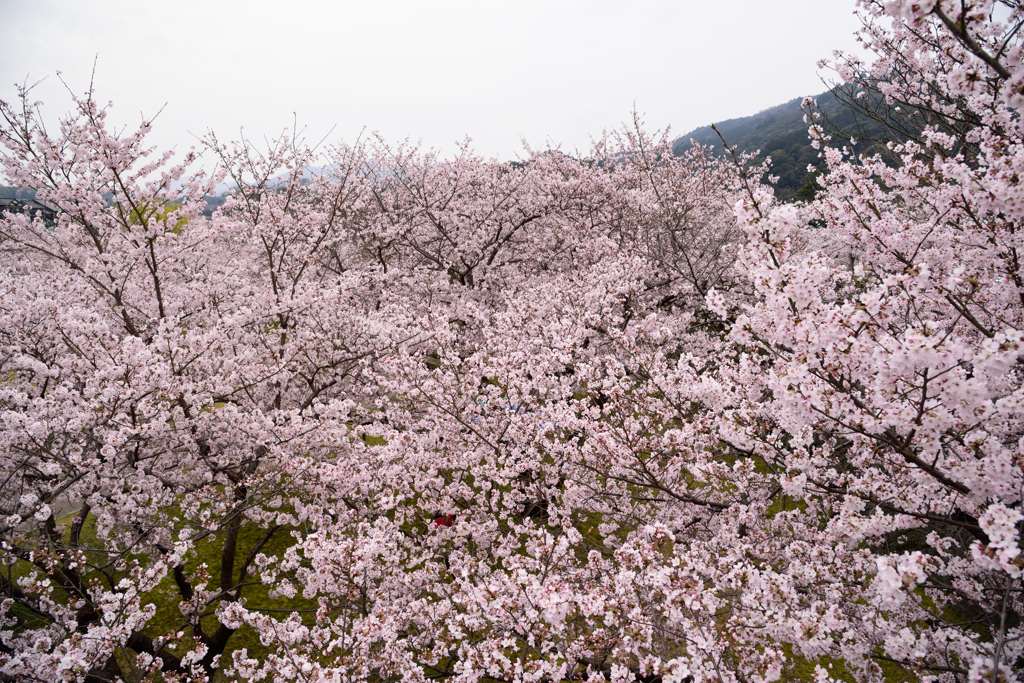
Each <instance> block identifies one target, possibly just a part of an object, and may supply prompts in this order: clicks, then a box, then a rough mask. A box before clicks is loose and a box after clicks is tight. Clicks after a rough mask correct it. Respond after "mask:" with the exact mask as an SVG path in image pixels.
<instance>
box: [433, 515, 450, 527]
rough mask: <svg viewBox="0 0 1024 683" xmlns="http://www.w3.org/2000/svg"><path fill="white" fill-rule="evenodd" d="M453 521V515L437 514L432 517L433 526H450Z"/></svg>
mask: <svg viewBox="0 0 1024 683" xmlns="http://www.w3.org/2000/svg"><path fill="white" fill-rule="evenodd" d="M454 523H455V515H438V516H437V517H434V528H435V529H436V528H438V527H442V526H451V525H452V524H454Z"/></svg>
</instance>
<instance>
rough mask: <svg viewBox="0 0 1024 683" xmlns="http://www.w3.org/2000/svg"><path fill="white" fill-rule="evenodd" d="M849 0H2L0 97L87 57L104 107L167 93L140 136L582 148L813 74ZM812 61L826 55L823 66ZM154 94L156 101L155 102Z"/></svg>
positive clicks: (62, 98) (749, 103) (791, 86)
mask: <svg viewBox="0 0 1024 683" xmlns="http://www.w3.org/2000/svg"><path fill="white" fill-rule="evenodd" d="M853 9H854V2H853V0H770V1H769V0H717V1H714V2H709V1H707V0H702V1H700V2H697V1H694V0H674V1H664V2H663V1H659V0H629V1H623V0H615V1H611V0H607V1H606V0H588V1H584V0H546V1H535V0H515V1H512V2H506V1H504V0H362V1H360V2H354V1H351V0H334V1H323V2H320V1H315V2H314V1H302V0H291V1H289V0H276V1H275V2H264V1H262V0H245V1H244V2H243V1H235V0H230V1H229V0H204V1H198V0H173V1H168V0H161V1H152V0H0V99H4V100H8V101H10V99H11V98H12V96H13V95H14V88H13V84H14V83H15V82H23V81H25V79H26V77H27V78H28V79H29V80H30V81H35V80H38V79H40V78H42V77H44V76H45V77H47V78H46V80H45V81H44V83H43V84H42V85H40V86H39V88H38V89H37V91H36V93H35V94H36V97H37V99H42V100H43V101H44V102H46V105H47V111H48V112H49V113H50V114H51V115H56V114H58V113H62V112H63V111H65V110H66V109H67V108H68V104H69V103H68V99H67V96H66V92H65V91H64V89H63V86H62V85H61V83H60V81H59V80H58V79H57V78H56V76H55V73H56V72H57V71H61V72H62V74H63V79H64V81H65V82H66V83H67V84H68V86H70V87H71V88H72V89H73V90H75V91H77V92H82V91H84V90H85V89H86V88H87V86H88V83H89V75H90V72H91V70H92V66H93V60H94V59H96V77H95V84H96V93H97V97H98V99H100V100H101V101H106V100H113V101H114V104H115V113H116V119H117V120H119V121H123V122H132V123H137V122H138V120H139V115H140V114H141V113H145V114H147V115H151V114H153V113H155V112H156V111H157V110H159V109H160V108H161V107H164V110H163V113H162V114H161V115H160V117H159V118H158V119H157V122H156V125H155V126H154V133H153V135H152V137H151V138H150V139H151V140H152V141H154V142H156V143H157V144H158V145H161V146H164V145H175V146H177V147H178V149H184V148H187V147H189V146H191V145H192V144H193V142H194V141H193V138H192V137H191V136H192V135H193V134H194V135H201V134H203V133H204V132H205V131H206V130H207V129H213V130H214V131H215V132H217V134H218V135H219V136H221V137H225V138H230V137H236V136H237V134H238V131H239V128H240V127H243V126H244V130H245V134H246V136H247V137H257V136H262V135H263V134H267V133H275V132H278V131H280V130H281V129H282V128H284V127H290V126H291V124H292V122H293V119H294V118H295V117H296V116H297V117H298V121H299V122H300V123H301V124H304V125H305V126H306V127H307V130H308V137H310V138H312V137H321V136H323V135H324V134H326V133H327V132H328V131H329V130H330V129H331V128H332V127H333V128H334V133H333V137H334V138H339V139H345V140H352V139H354V138H355V137H356V136H357V135H358V134H359V133H360V131H361V130H363V129H367V130H374V131H378V132H380V133H381V134H383V135H384V136H385V137H386V138H388V139H391V140H396V139H400V138H405V137H407V136H408V137H411V138H412V139H413V140H421V141H422V142H424V143H425V144H426V145H428V146H432V147H436V148H439V149H441V150H442V151H443V152H451V151H453V150H454V149H455V142H456V141H457V140H460V139H462V138H463V137H464V136H466V135H469V136H470V137H472V138H473V140H474V143H475V146H476V149H477V151H478V152H480V153H482V154H484V155H488V156H490V155H497V156H500V157H502V158H510V157H513V156H515V155H516V153H517V152H518V151H519V150H520V149H521V140H523V139H525V140H527V141H528V142H529V143H530V144H531V145H534V146H542V145H547V144H555V145H561V146H562V148H563V149H566V150H569V151H571V150H574V149H581V150H585V149H587V148H588V147H589V140H590V139H591V136H596V135H599V134H600V132H601V130H602V129H603V128H607V127H614V126H616V125H617V124H619V123H620V122H622V121H624V120H626V119H627V118H628V117H629V115H630V111H631V110H632V108H633V105H634V102H635V103H636V108H637V110H638V111H640V112H641V113H643V114H644V115H645V119H646V122H647V124H648V126H649V127H651V128H655V127H662V126H666V125H671V126H672V129H673V132H674V133H675V134H676V135H681V134H683V133H685V132H687V131H689V130H691V129H693V128H695V127H697V126H701V125H706V124H708V123H711V122H713V121H719V120H724V119H728V118H735V117H738V116H746V115H749V114H753V113H755V112H757V111H759V110H761V109H764V108H766V107H769V106H772V105H775V104H779V103H782V102H784V101H787V100H789V99H792V98H794V97H799V96H803V95H812V94H817V93H819V92H821V91H822V90H823V89H824V88H823V86H822V84H821V81H820V79H819V70H818V68H817V66H816V62H817V61H818V60H819V59H821V58H826V57H829V56H831V54H832V51H833V50H834V49H837V48H840V49H854V48H855V47H856V43H855V42H854V39H853V33H854V31H855V29H856V28H857V26H858V22H857V20H856V18H855V17H854V15H853ZM826 75H827V74H826ZM165 105H166V106H165Z"/></svg>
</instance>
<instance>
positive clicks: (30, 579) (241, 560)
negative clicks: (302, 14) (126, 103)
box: [0, 0, 1024, 683]
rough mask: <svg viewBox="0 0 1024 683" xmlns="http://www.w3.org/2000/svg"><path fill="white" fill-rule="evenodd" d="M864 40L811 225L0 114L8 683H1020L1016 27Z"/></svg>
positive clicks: (671, 182)
mask: <svg viewBox="0 0 1024 683" xmlns="http://www.w3.org/2000/svg"><path fill="white" fill-rule="evenodd" d="M859 11H860V13H861V16H862V19H863V21H864V28H863V31H862V33H861V37H862V39H863V41H864V45H865V48H866V53H870V54H871V55H872V58H871V59H870V60H865V61H861V60H859V59H858V58H856V57H853V56H844V55H838V56H837V57H836V60H835V62H834V63H833V68H834V69H835V70H836V72H837V74H838V76H839V78H840V80H841V81H843V82H845V83H847V84H849V85H848V86H847V87H851V88H853V89H854V90H853V92H855V93H857V94H856V95H855V99H856V98H863V101H865V102H870V103H871V107H872V109H871V112H872V113H873V115H874V116H875V117H876V119H877V120H879V121H882V122H885V123H886V125H888V126H891V127H892V128H893V129H894V130H895V131H896V132H897V133H898V136H897V137H898V139H899V140H904V141H905V142H901V143H891V144H890V146H889V148H888V150H887V154H886V155H885V157H884V158H883V157H882V156H878V155H861V154H859V153H858V147H857V145H856V144H855V141H848V142H847V141H844V142H843V143H842V144H837V142H836V141H834V140H832V139H831V138H830V137H829V131H828V128H827V126H826V125H823V124H822V119H820V118H817V117H816V114H815V108H814V103H813V102H807V103H806V110H807V113H808V126H809V134H810V135H811V137H812V139H813V140H814V141H815V144H816V145H817V146H818V148H819V149H820V151H821V154H822V159H823V169H824V170H823V173H822V174H821V176H820V177H819V179H818V181H817V182H818V184H819V187H818V190H817V193H816V195H815V197H814V198H813V199H812V200H810V201H807V202H798V203H784V202H779V201H776V200H775V199H774V198H773V189H772V186H771V184H770V183H768V184H763V183H762V182H761V181H760V180H759V179H761V178H762V177H763V175H764V171H765V169H764V168H763V167H761V166H756V165H754V164H753V163H752V161H751V159H752V157H747V156H743V155H739V154H735V155H728V154H727V155H724V156H723V155H715V154H713V153H712V150H710V149H709V148H707V147H702V146H695V147H693V148H691V149H690V150H689V151H688V152H687V153H686V154H685V155H684V156H683V157H681V158H676V157H674V156H673V155H672V154H671V149H670V146H671V140H670V139H669V138H668V137H666V136H661V135H657V134H655V135H652V134H649V133H647V132H645V130H644V128H643V126H642V124H641V123H640V122H639V121H635V122H634V123H635V125H631V126H628V127H626V128H624V129H622V130H621V131H619V132H618V133H617V134H612V135H609V136H608V137H606V138H605V139H602V140H601V141H599V142H598V143H597V144H595V146H594V148H593V150H592V151H591V153H590V154H589V155H588V156H586V157H585V158H577V157H573V156H568V155H566V154H562V153H559V151H557V150H550V149H549V150H527V151H526V152H525V154H524V156H523V158H522V159H521V160H520V161H517V162H515V163H503V162H498V161H494V160H488V159H483V158H480V157H478V156H475V155H474V153H473V152H472V150H471V149H470V148H469V146H468V145H467V146H464V147H463V148H461V149H460V151H459V153H458V154H456V155H455V156H454V157H447V158H446V157H441V156H439V155H436V154H434V153H432V152H430V151H424V150H422V149H419V148H417V147H415V146H412V145H409V144H399V145H392V144H389V143H388V142H386V141H383V140H379V139H375V138H370V139H366V140H360V141H358V142H356V143H354V144H350V145H346V144H338V145H335V146H331V147H324V148H318V149H311V148H310V147H308V146H306V145H305V144H304V143H303V142H302V140H301V139H298V136H294V135H282V136H281V137H280V138H279V139H277V140H275V141H273V142H272V143H270V144H269V146H262V147H261V146H257V145H254V144H252V143H251V142H250V141H246V140H242V141H240V142H228V143H225V142H223V141H221V140H219V139H217V138H216V137H214V136H213V135H210V136H209V137H208V138H207V139H206V140H205V151H203V154H204V159H205V160H209V159H210V158H216V159H217V160H218V166H217V168H218V170H217V172H215V173H212V174H210V175H205V174H203V173H200V172H198V171H195V170H194V169H195V168H197V163H196V158H194V156H193V155H192V154H188V155H186V156H185V157H184V158H180V159H176V158H173V157H172V155H170V154H163V153H160V152H158V151H155V150H153V149H151V148H150V147H148V146H147V144H146V135H147V133H148V132H149V128H150V123H149V122H143V123H142V125H141V126H140V127H139V128H138V129H137V130H135V131H127V132H126V131H119V132H114V131H113V130H112V127H111V126H110V124H109V123H108V122H107V116H108V109H107V108H106V107H102V106H99V105H98V104H97V103H96V101H95V100H94V98H93V93H92V92H88V93H87V94H86V95H84V96H82V97H80V98H77V99H76V100H75V102H74V109H73V111H72V112H71V113H70V114H68V115H67V116H66V117H65V118H64V119H62V120H61V122H60V125H59V127H57V128H50V129H48V128H47V127H46V126H44V124H43V117H42V116H41V115H40V113H39V112H40V110H39V108H38V106H37V105H36V104H35V103H33V101H32V99H31V94H30V92H28V91H27V90H23V91H22V92H21V93H20V97H21V99H20V101H16V102H13V103H4V104H2V105H0V114H2V116H3V127H2V130H0V141H2V145H3V152H2V163H3V173H4V174H5V176H6V182H7V183H8V184H11V185H14V186H18V187H27V188H35V190H36V192H37V196H38V198H39V199H41V200H43V201H46V202H48V203H50V204H52V205H55V206H57V207H59V209H60V213H59V216H58V219H57V222H56V224H55V225H44V224H43V222H42V221H40V220H34V221H33V220H31V219H30V218H29V217H28V216H25V215H20V214H19V215H11V214H8V215H6V216H4V217H2V218H0V269H2V275H0V449H2V456H0V677H2V678H3V680H10V681H89V682H99V681H114V680H123V681H142V680H146V681H173V680H180V681H186V680H188V681H227V680H238V681H302V682H312V681H344V682H349V681H368V682H369V681H373V682H384V681H394V682H396V683H397V682H399V681H401V682H403V683H426V682H428V681H447V680H451V681H453V682H457V683H477V682H482V683H487V682H494V683H497V682H498V681H501V682H505V681H515V682H517V683H520V682H521V683H555V682H557V681H581V680H582V681H588V682H591V683H593V682H596V681H616V682H619V681H622V682H625V681H639V682H642V683H684V682H693V683H699V682H704V681H714V682H717V683H733V682H750V683H761V682H765V683H767V682H770V681H779V680H789V681H794V680H800V681H811V680H813V681H817V682H819V683H824V682H826V681H840V680H843V681H964V682H967V681H972V682H974V681H978V682H980V681H991V682H992V683H999V682H1003V683H1006V682H1008V681H1020V680H1021V679H1022V674H1021V671H1022V670H1024V624H1022V617H1024V581H1022V571H1024V555H1022V554H1021V534H1022V531H1024V510H1022V501H1021V498H1022V493H1024V360H1022V358H1024V281H1022V278H1024V266H1022V262H1021V259H1022V258H1024V191H1022V188H1021V182H1020V179H1021V177H1022V175H1024V137H1022V132H1024V131H1022V121H1021V116H1020V112H1021V109H1022V107H1024V64H1022V58H1024V52H1022V49H1024V35H1022V33H1021V27H1022V25H1024V8H1022V7H1021V6H1020V4H1019V3H1018V1H1017V0H1001V1H999V2H994V0H885V1H884V2H883V1H882V0H860V3H859ZM908 122H909V123H908ZM325 160H326V161H325ZM314 164H317V165H320V166H321V167H322V168H324V169H325V170H324V171H323V172H322V173H319V174H316V175H314V176H312V177H310V175H309V173H308V171H307V170H306V169H308V168H309V167H311V166H313V165H314ZM325 164H326V165H325ZM769 171H770V169H769ZM225 179H227V180H229V181H231V182H233V183H235V184H237V190H236V191H234V192H233V193H232V194H231V196H230V197H229V198H228V200H227V201H226V202H225V203H224V205H223V206H222V207H220V208H219V209H218V210H217V211H216V212H215V213H214V214H213V216H212V217H210V218H207V217H204V216H203V214H202V212H203V208H204V205H203V202H202V198H203V197H204V195H206V194H208V193H210V192H211V191H212V189H213V187H214V185H215V184H216V183H218V182H222V181H223V180H225Z"/></svg>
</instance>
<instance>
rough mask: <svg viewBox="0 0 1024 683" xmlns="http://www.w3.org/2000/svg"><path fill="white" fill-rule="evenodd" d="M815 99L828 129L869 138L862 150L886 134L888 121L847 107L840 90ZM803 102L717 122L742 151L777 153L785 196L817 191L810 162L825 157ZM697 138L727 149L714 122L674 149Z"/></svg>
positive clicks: (779, 190) (780, 189)
mask: <svg viewBox="0 0 1024 683" xmlns="http://www.w3.org/2000/svg"><path fill="white" fill-rule="evenodd" d="M815 99H816V100H817V101H818V107H819V109H820V111H822V112H823V113H824V114H825V117H826V118H827V128H829V129H830V130H832V129H834V130H838V131H841V132H842V133H845V134H846V135H847V136H852V137H854V138H857V139H861V140H864V141H865V142H866V143H868V144H866V145H865V146H860V145H858V148H857V151H858V152H859V153H864V152H868V151H870V146H868V145H869V144H870V143H871V141H873V140H879V139H882V138H885V137H886V134H885V131H884V129H883V128H882V126H880V125H879V124H878V123H876V122H875V121H873V120H870V119H868V118H866V117H865V116H864V115H863V114H859V113H858V112H856V111H854V110H853V109H851V108H849V107H848V106H846V105H845V104H844V103H843V102H841V101H840V100H839V99H837V98H836V95H835V93H833V92H831V91H829V92H825V93H822V94H820V95H818V96H817V97H816V98H815ZM802 101H803V98H801V97H798V98H796V99H793V100H790V101H789V102H786V103H785V104H780V105H777V106H775V107H771V108H769V109H765V110H763V111H760V112H758V113H756V114H754V115H753V116H744V117H742V118H738V119H729V120H728V121H721V122H718V123H716V126H717V127H718V130H719V131H721V132H722V135H723V136H724V137H725V141H726V142H727V143H729V145H730V146H735V147H736V148H737V149H738V151H740V152H756V151H758V150H760V154H759V155H758V158H757V160H758V161H762V160H764V158H765V157H767V156H770V157H771V158H772V168H771V174H772V175H776V176H779V181H778V184H777V185H776V194H777V195H778V196H779V197H780V198H782V199H789V198H791V197H793V196H797V195H798V193H799V196H809V195H811V194H813V185H812V183H811V179H812V178H813V175H814V174H811V173H808V171H807V167H808V166H814V167H818V166H819V164H820V162H821V160H820V159H819V158H818V150H816V149H814V148H813V147H811V142H810V138H808V137H807V124H806V123H805V122H804V112H803V110H802V109H801V108H800V104H801V102H802ZM839 137H841V136H839ZM839 137H837V139H836V140H835V142H837V143H839V144H843V143H844V142H845V139H839ZM691 140H692V141H695V142H697V143H700V144H702V145H714V146H715V147H716V148H717V149H719V150H721V149H722V141H721V139H719V137H718V134H717V133H715V131H713V130H711V126H702V127H700V128H696V129H694V130H692V131H690V132H689V133H687V134H686V135H683V136H680V137H679V138H677V139H676V140H675V142H674V143H673V145H672V151H673V152H674V153H675V154H676V156H680V155H682V154H683V153H684V152H685V151H686V150H688V149H690V147H691V146H692V143H691Z"/></svg>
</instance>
